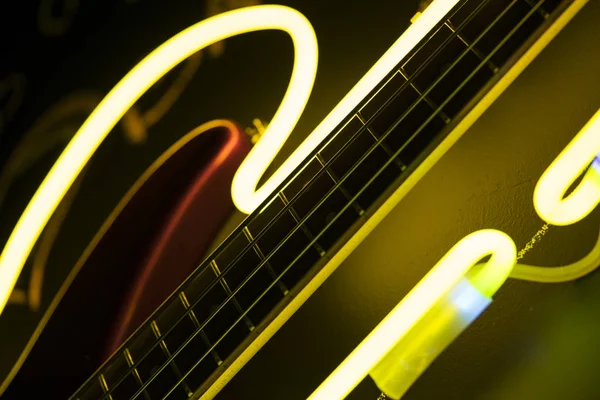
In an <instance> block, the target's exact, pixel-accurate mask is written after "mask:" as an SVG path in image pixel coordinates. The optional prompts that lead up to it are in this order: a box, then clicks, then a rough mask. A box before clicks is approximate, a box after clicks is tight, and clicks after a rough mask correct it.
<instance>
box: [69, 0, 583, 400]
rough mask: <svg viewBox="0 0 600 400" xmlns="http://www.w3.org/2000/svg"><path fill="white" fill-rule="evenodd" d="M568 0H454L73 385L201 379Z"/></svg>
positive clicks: (86, 393)
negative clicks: (368, 90)
mask: <svg viewBox="0 0 600 400" xmlns="http://www.w3.org/2000/svg"><path fill="white" fill-rule="evenodd" d="M573 1H574V0H563V1H560V0H545V1H544V0H512V1H511V0H469V1H460V2H459V3H458V5H457V6H456V7H454V8H453V9H452V11H450V12H449V13H448V14H447V15H446V16H445V17H444V18H443V19H442V20H440V21H439V23H438V24H437V25H436V26H435V28H434V29H433V30H432V31H431V32H430V33H429V34H427V35H426V36H425V38H424V39H423V40H422V41H421V42H420V43H419V44H418V45H417V46H416V47H414V48H413V49H412V50H411V51H410V52H409V54H408V55H407V56H406V57H405V58H404V59H403V60H402V61H401V62H400V63H399V64H398V65H396V66H394V67H393V68H392V69H391V70H390V72H389V74H388V75H387V76H386V77H385V79H383V80H382V81H381V82H379V84H378V85H377V86H376V87H375V89H374V90H372V92H371V93H370V94H369V95H368V96H366V97H365V98H364V99H363V100H362V101H361V102H360V104H359V105H358V106H357V107H356V108H355V109H354V110H353V111H352V112H351V113H350V114H349V115H347V117H346V118H345V119H344V120H343V121H342V123H340V124H339V126H338V127H337V128H336V129H335V130H333V131H332V132H331V134H330V135H329V137H328V138H327V140H325V141H324V142H323V143H321V144H320V145H319V146H318V147H317V148H316V149H315V151H314V152H313V153H312V154H311V155H310V156H309V157H308V158H307V159H306V162H305V163H304V164H303V165H302V166H301V167H299V168H298V169H297V170H296V171H294V172H293V173H292V174H291V175H290V177H289V178H288V179H287V181H286V182H285V183H284V184H282V186H281V187H279V188H278V190H277V191H275V193H274V194H272V195H271V196H270V197H269V198H268V199H267V200H266V201H265V202H264V204H263V205H261V207H259V208H258V210H257V211H255V212H254V213H253V214H252V215H250V216H249V217H248V218H246V220H245V221H244V222H243V223H242V224H241V225H240V226H239V227H238V228H237V229H236V230H235V231H234V232H233V233H232V234H231V235H230V236H229V238H228V239H227V240H226V241H225V242H224V243H223V244H221V245H220V246H219V247H218V248H217V250H215V251H214V252H213V254H211V255H210V257H208V258H207V259H206V260H205V261H204V262H203V263H202V264H201V265H200V266H199V267H198V268H197V270H196V271H195V272H194V273H193V274H192V275H191V276H190V277H189V278H188V279H187V280H186V281H185V282H184V283H183V284H182V285H181V286H180V287H179V288H178V289H177V290H176V291H175V292H174V293H173V294H172V295H171V296H170V297H169V298H168V299H167V300H166V301H165V302H164V303H163V305H162V306H161V307H160V308H159V309H158V310H157V311H156V312H154V314H153V315H152V316H151V317H150V318H149V319H148V320H147V321H146V322H145V323H144V324H143V325H142V326H141V327H140V328H139V329H138V330H137V331H136V333H134V334H133V335H132V336H131V337H130V338H129V339H128V340H127V341H126V343H124V344H123V345H122V346H121V347H120V348H119V350H117V351H116V352H115V354H114V355H113V356H112V357H111V358H110V359H109V360H107V361H106V362H105V363H104V365H103V366H102V367H101V368H100V369H99V370H98V371H97V372H96V373H95V374H94V375H93V376H92V377H91V378H90V379H88V381H86V382H85V384H84V385H83V386H82V387H81V388H80V389H79V390H78V391H77V393H75V394H74V395H73V397H72V398H74V399H82V400H84V399H86V400H87V399H94V400H97V399H114V400H117V399H131V398H144V399H148V400H152V399H161V398H174V399H179V398H181V399H187V398H189V397H191V396H192V395H193V394H194V393H195V394H196V395H197V394H198V393H202V392H203V391H204V390H206V388H207V387H208V386H209V385H210V384H211V383H214V382H215V380H217V378H219V376H221V375H222V374H223V372H224V371H225V370H226V369H227V368H228V367H229V366H231V364H232V362H233V361H234V360H235V359H236V357H237V356H238V355H239V354H240V353H241V352H242V351H243V349H244V348H245V347H247V346H249V345H250V344H251V343H252V342H253V341H254V340H255V339H256V338H257V336H258V335H260V333H261V332H262V331H264V330H265V328H267V327H268V326H269V324H270V323H271V322H272V321H273V319H274V318H276V317H277V315H278V314H279V313H280V312H281V311H282V310H283V309H284V308H285V307H286V306H287V305H288V304H289V303H290V301H291V300H292V299H293V298H294V297H295V296H296V295H297V294H298V293H300V292H301V291H302V289H303V288H304V287H305V286H306V285H307V284H308V283H309V282H310V281H311V279H312V278H313V277H314V276H315V275H316V274H317V273H318V272H319V270H320V269H321V268H323V266H325V265H326V264H327V263H328V262H329V260H330V259H331V258H332V256H333V255H334V254H336V253H337V252H338V251H339V250H340V248H341V247H342V246H343V245H344V244H345V243H346V242H347V241H348V240H349V239H350V238H351V237H352V236H353V234H354V233H355V232H356V231H357V230H358V229H359V228H360V227H361V226H363V225H364V224H365V222H366V221H368V220H369V218H370V217H371V216H372V215H373V213H374V212H375V211H376V210H377V209H378V208H379V207H380V206H381V204H382V203H383V202H384V201H385V200H386V199H387V198H389V197H390V195H391V194H392V193H393V192H394V191H395V190H396V189H397V188H398V187H399V186H400V185H401V184H402V183H403V182H404V181H405V180H406V179H407V178H408V177H409V176H410V175H411V174H412V173H413V172H414V170H415V169H416V168H417V167H418V166H419V165H420V164H421V163H422V162H423V161H424V160H425V159H426V158H427V157H428V156H429V155H430V154H431V152H432V151H433V150H434V149H435V148H436V147H437V146H438V145H439V144H440V143H441V142H442V141H443V140H444V139H445V138H446V137H447V136H448V135H449V134H450V132H452V130H453V129H454V128H455V127H456V126H457V124H458V123H459V122H460V121H461V120H462V119H463V117H464V116H465V115H467V114H468V113H469V111H470V110H471V109H472V108H473V107H474V106H475V105H476V104H477V103H478V101H479V100H480V99H481V98H482V97H483V96H484V95H485V93H486V92H487V90H489V88H490V87H492V86H493V85H494V84H495V83H497V82H498V81H499V80H500V79H501V77H502V76H503V75H504V74H505V73H506V71H508V70H509V69H510V67H511V66H512V65H514V63H515V62H516V61H517V60H518V59H519V57H520V56H521V55H522V54H523V52H524V51H525V50H526V49H527V48H528V46H530V45H531V43H533V42H534V41H535V40H536V38H537V37H539V35H541V33H542V32H543V31H544V29H545V28H547V27H548V26H550V24H552V22H553V21H554V20H556V18H558V16H559V15H560V14H561V13H562V12H563V11H564V10H565V9H566V8H567V7H568V6H569V5H570V4H571V3H573ZM199 388H200V389H199Z"/></svg>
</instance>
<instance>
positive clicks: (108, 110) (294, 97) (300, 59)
mask: <svg viewBox="0 0 600 400" xmlns="http://www.w3.org/2000/svg"><path fill="white" fill-rule="evenodd" d="M270 29H277V30H282V31H285V32H287V33H288V34H289V35H290V36H291V38H292V41H293V43H294V66H293V70H292V76H291V79H290V83H289V86H288V88H287V91H286V93H285V95H284V97H283V100H282V103H281V105H280V106H279V108H278V109H277V112H276V113H275V115H274V116H273V119H272V121H271V124H270V125H269V126H268V127H267V130H266V131H265V133H264V138H265V140H264V141H261V143H262V144H261V143H259V145H257V146H256V147H255V148H254V149H253V150H252V152H251V154H250V155H249V160H247V161H248V162H247V163H246V165H245V166H244V167H243V168H245V170H244V169H243V170H242V175H241V176H242V177H243V173H244V171H247V170H248V168H253V167H254V168H257V169H261V167H259V166H257V165H256V164H255V162H254V160H256V159H257V158H262V159H263V162H264V163H265V164H266V165H268V164H269V163H270V160H271V159H272V157H274V156H275V154H276V153H277V152H278V151H279V149H280V148H281V146H282V145H283V143H284V142H285V139H286V138H287V136H288V135H289V133H290V132H291V131H292V129H293V128H294V126H295V125H296V123H297V121H298V119H299V118H300V115H301V114H302V111H303V110H304V107H305V105H306V102H307V101H308V98H309V96H310V92H311V90H312V87H313V83H314V80H315V76H316V70H317V60H318V54H317V53H318V51H317V41H316V36H315V33H314V31H313V29H312V26H311V25H310V23H309V21H308V20H307V19H306V18H305V17H304V16H303V15H302V14H300V13H299V12H298V11H296V10H293V9H291V8H288V7H283V6H276V5H265V6H256V7H248V8H245V9H238V10H234V11H229V12H226V13H223V14H219V15H217V16H215V17H212V18H209V19H207V20H204V21H202V22H199V23H198V24H196V25H193V26H191V27H190V28H188V29H186V30H184V31H182V32H180V33H179V34H177V35H175V36H174V37H172V38H171V39H169V40H168V41H166V42H165V43H163V44H162V45H161V46H159V47H158V48H157V49H155V50H154V51H153V52H152V53H150V54H149V55H148V56H147V57H146V58H144V60H142V61H141V62H140V63H139V64H138V65H136V66H135V67H134V68H133V69H132V70H131V71H130V72H129V73H128V74H127V75H126V76H125V77H124V78H123V79H122V80H121V81H120V82H119V83H118V84H117V85H116V86H115V87H114V88H113V89H112V90H111V91H110V93H109V94H108V95H107V96H106V97H105V98H104V99H103V100H102V102H101V103H100V104H99V105H98V107H97V108H96V109H95V110H94V111H93V112H92V114H91V115H90V116H89V118H88V119H87V120H86V121H85V122H84V124H83V125H82V126H81V128H80V129H79V131H78V132H77V133H76V134H75V136H74V137H73V139H72V140H71V141H70V142H69V144H68V145H67V147H66V148H65V150H64V151H63V153H62V154H61V155H60V157H59V158H58V160H57V161H56V163H55V164H54V166H53V167H52V169H51V170H50V172H49V173H48V175H47V176H46V178H45V179H44V181H43V182H42V184H41V185H40V187H39V188H38V190H37V191H36V193H35V194H34V196H33V198H32V199H31V201H30V202H29V204H28V205H27V207H26V209H25V211H24V212H23V214H22V215H21V217H20V219H19V221H18V222H17V225H16V226H15V228H14V230H13V232H12V233H11V235H10V237H9V239H8V241H7V243H6V246H5V247H4V249H3V251H2V254H0V313H1V312H2V310H3V309H4V307H5V305H6V302H7V300H8V298H9V296H10V293H11V292H12V290H13V288H14V285H15V283H16V281H17V278H18V276H19V274H20V272H21V270H22V268H23V265H24V264H25V261H26V260H27V257H28V255H29V253H30V252H31V249H32V248H33V245H34V244H35V242H36V240H37V239H38V237H39V235H40V233H41V232H42V230H43V228H44V226H45V225H46V224H47V222H48V220H49V219H50V217H51V215H52V213H53V212H54V210H55V209H56V208H57V206H58V204H59V203H60V201H61V199H62V198H63V196H64V195H65V193H66V192H67V191H68V189H69V187H70V186H71V185H72V183H73V181H74V180H75V179H76V177H77V175H78V174H79V173H80V171H81V170H82V169H83V167H84V166H85V165H86V163H87V162H88V160H89V159H90V158H91V156H92V155H93V154H94V152H95V151H96V149H97V148H98V146H99V145H100V143H102V141H103V140H104V138H105V137H106V136H107V135H108V133H109V132H110V130H111V129H112V128H113V127H114V126H115V125H116V124H117V122H118V121H119V120H120V118H121V117H122V116H123V115H124V114H125V112H126V111H127V110H128V109H129V108H130V107H131V106H132V105H133V104H134V103H135V102H136V101H137V100H138V99H139V98H140V97H141V96H142V95H143V93H144V92H146V91H147V90H148V89H149V88H150V87H151V86H152V85H153V84H154V83H155V82H156V81H157V80H158V79H160V78H161V77H162V76H163V75H165V74H166V73H167V72H168V71H169V70H171V69H172V68H173V67H174V66H175V65H177V64H179V63H180V62H181V61H183V60H184V59H186V58H187V57H189V56H190V55H192V54H194V53H195V52H197V51H199V50H201V49H203V48H204V47H207V46H209V45H211V44H212V43H215V42H218V41H220V40H223V39H226V38H228V37H231V36H235V35H239V34H243V33H247V32H253V31H257V30H270ZM278 135H281V136H278ZM269 157H270V158H269ZM262 168H263V170H264V169H266V166H263V167H262ZM247 174H248V175H252V173H251V172H247ZM261 174H262V173H261ZM237 176H238V177H239V176H240V171H238V173H237ZM242 183H243V182H242ZM246 184H247V185H248V184H249V185H252V182H251V180H250V181H247V182H246ZM242 186H243V185H242ZM237 204H238V205H240V198H237ZM241 205H242V207H243V208H244V209H246V210H248V209H250V208H251V206H250V205H248V204H246V203H245V202H243V201H242V203H241Z"/></svg>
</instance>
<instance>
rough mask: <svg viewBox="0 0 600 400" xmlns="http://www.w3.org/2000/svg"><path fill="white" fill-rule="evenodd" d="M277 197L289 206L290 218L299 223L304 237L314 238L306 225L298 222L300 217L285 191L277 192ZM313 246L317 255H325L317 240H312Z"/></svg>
mask: <svg viewBox="0 0 600 400" xmlns="http://www.w3.org/2000/svg"><path fill="white" fill-rule="evenodd" d="M279 198H280V199H281V201H282V202H283V205H284V207H289V209H288V212H289V213H290V215H291V216H292V218H294V221H296V224H297V225H300V230H301V231H302V233H304V235H305V236H306V238H307V239H308V240H310V241H311V242H312V241H313V240H314V238H315V237H314V235H313V234H312V233H311V232H310V231H309V230H308V228H307V227H306V226H304V224H301V223H300V221H301V220H302V218H300V216H299V215H298V213H297V212H296V210H294V207H292V206H291V204H290V202H289V200H288V199H287V196H286V195H285V193H283V191H281V192H279ZM313 247H314V248H315V249H316V250H317V251H318V252H319V255H321V257H323V256H324V255H325V249H323V247H321V245H320V244H319V243H318V242H317V241H315V242H314V244H313Z"/></svg>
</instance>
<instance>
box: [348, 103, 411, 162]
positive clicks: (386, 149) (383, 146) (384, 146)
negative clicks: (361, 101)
mask: <svg viewBox="0 0 600 400" xmlns="http://www.w3.org/2000/svg"><path fill="white" fill-rule="evenodd" d="M354 116H355V117H356V119H358V122H360V123H361V124H362V126H363V127H364V128H366V129H367V132H369V135H371V137H372V138H373V139H375V141H376V142H377V141H378V139H379V138H378V137H377V135H375V132H373V130H372V129H371V128H370V127H368V126H367V125H366V123H365V119H364V118H363V116H362V114H361V111H360V110H359V111H357V112H356V113H355V114H354ZM378 145H379V147H381V149H382V150H383V151H384V152H385V154H386V155H387V156H388V157H390V158H393V159H394V164H396V166H397V167H398V168H400V171H404V170H405V169H406V164H404V163H403V162H402V161H400V159H399V158H398V157H394V152H393V151H392V149H390V146H388V145H387V144H385V143H383V142H379V143H378Z"/></svg>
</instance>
